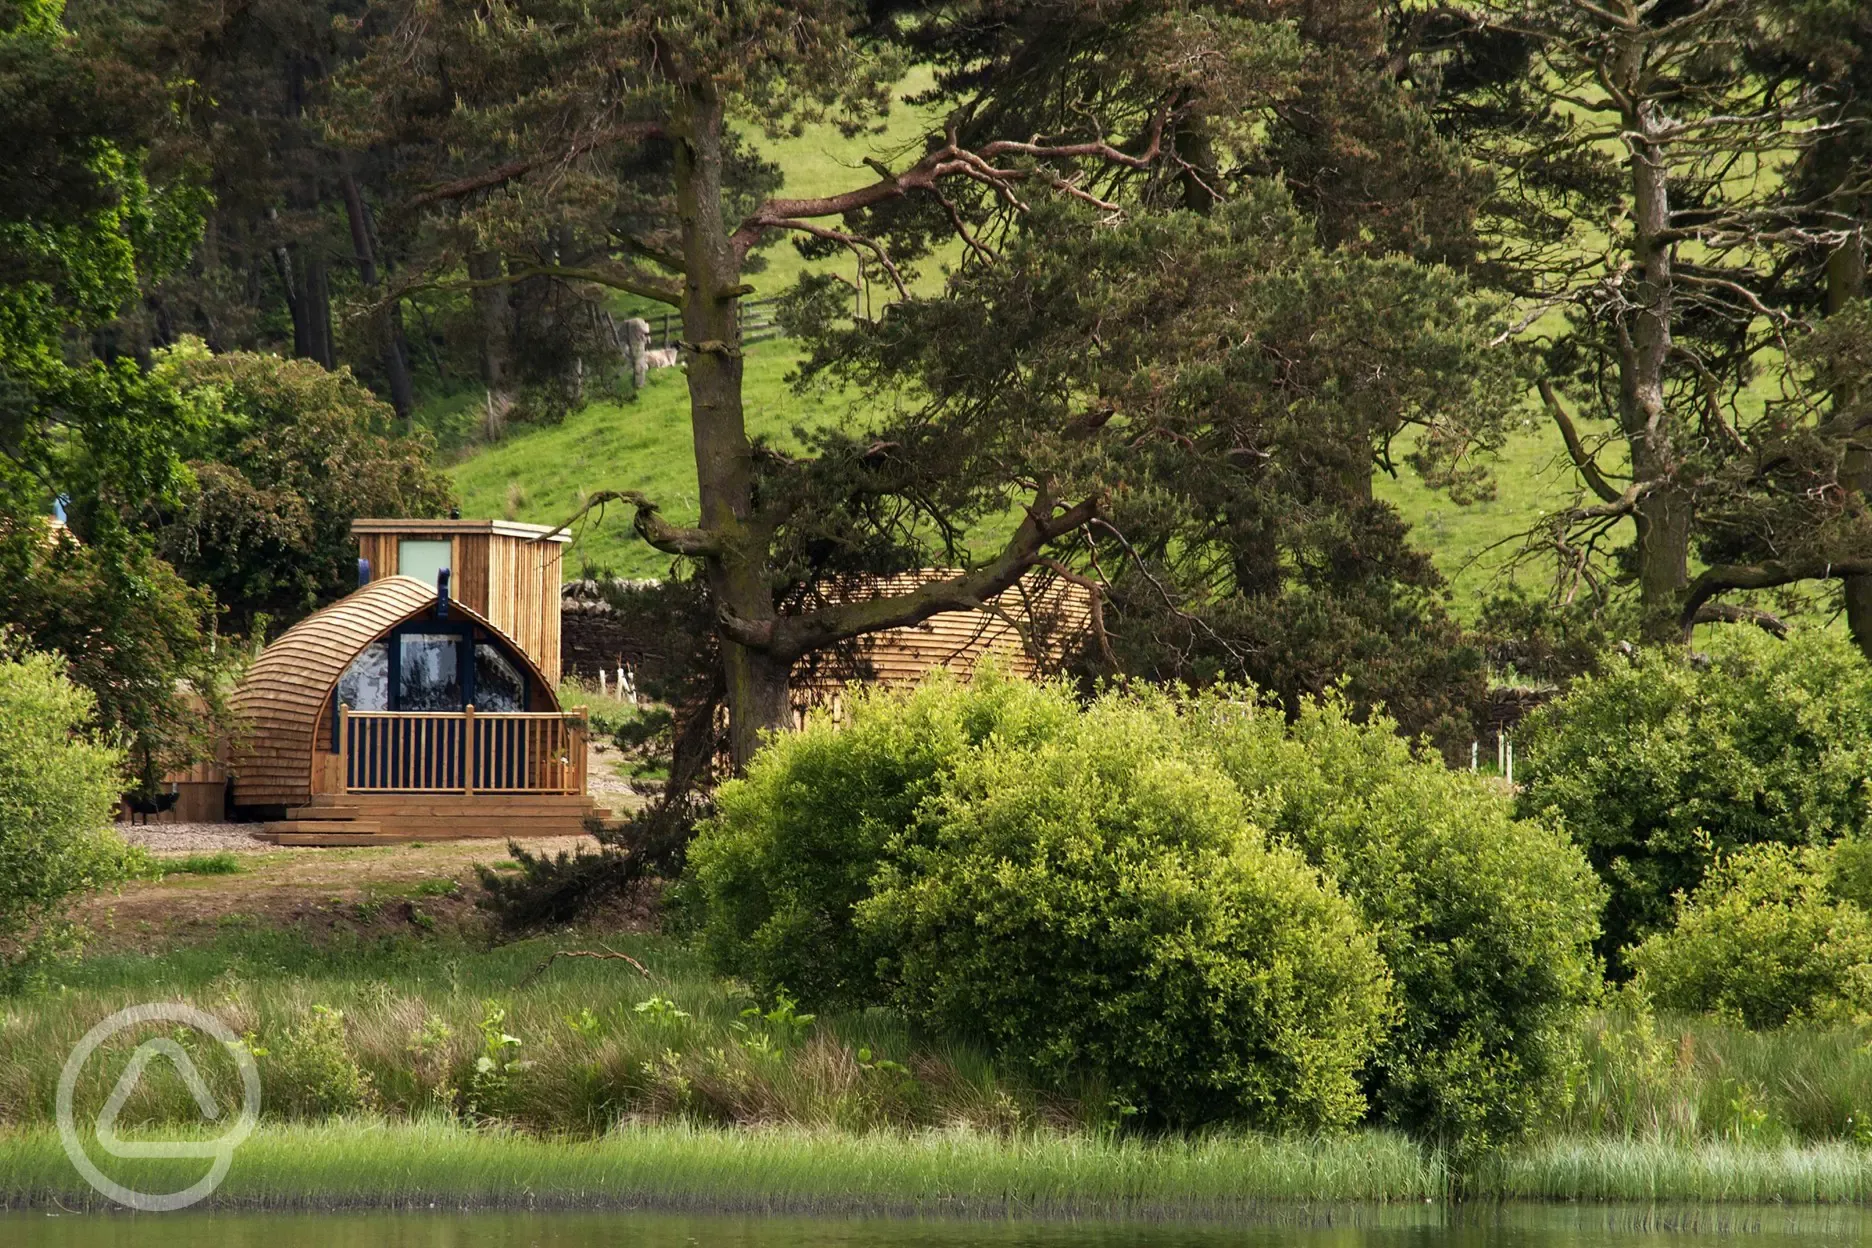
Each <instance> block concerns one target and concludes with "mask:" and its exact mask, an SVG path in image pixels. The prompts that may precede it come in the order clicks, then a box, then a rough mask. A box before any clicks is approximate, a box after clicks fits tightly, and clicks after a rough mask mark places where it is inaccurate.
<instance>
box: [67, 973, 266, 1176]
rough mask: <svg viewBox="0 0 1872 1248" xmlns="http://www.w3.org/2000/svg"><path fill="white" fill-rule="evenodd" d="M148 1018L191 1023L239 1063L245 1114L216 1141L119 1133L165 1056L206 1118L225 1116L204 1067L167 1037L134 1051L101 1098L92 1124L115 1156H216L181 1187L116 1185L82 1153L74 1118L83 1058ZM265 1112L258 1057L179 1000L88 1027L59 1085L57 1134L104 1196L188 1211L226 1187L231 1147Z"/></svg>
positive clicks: (135, 1007)
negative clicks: (139, 1089) (133, 1097)
mask: <svg viewBox="0 0 1872 1248" xmlns="http://www.w3.org/2000/svg"><path fill="white" fill-rule="evenodd" d="M145 1023H173V1024H176V1025H177V1026H182V1027H192V1028H194V1029H195V1030H196V1031H199V1032H202V1033H204V1034H205V1035H207V1036H208V1038H209V1039H211V1040H213V1041H215V1042H216V1043H218V1044H219V1045H220V1046H222V1047H223V1048H225V1049H226V1050H227V1052H228V1054H229V1056H230V1057H232V1058H233V1059H234V1064H235V1065H236V1066H237V1067H238V1068H239V1069H240V1077H241V1105H240V1113H239V1115H237V1116H236V1117H235V1119H234V1125H233V1126H232V1127H231V1128H230V1129H229V1130H228V1131H227V1132H226V1133H225V1134H223V1135H221V1136H219V1137H217V1138H215V1139H212V1140H125V1139H122V1138H120V1137H119V1136H118V1134H117V1115H118V1114H119V1113H120V1112H121V1111H122V1110H123V1106H124V1102H125V1101H127V1100H129V1099H130V1094H131V1093H132V1092H134V1091H135V1090H136V1086H137V1083H138V1082H139V1081H140V1080H141V1079H142V1078H143V1071H144V1069H145V1068H146V1067H148V1066H149V1064H150V1063H151V1062H152V1061H154V1060H155V1059H156V1058H158V1057H161V1058H163V1059H165V1060H166V1061H168V1062H169V1063H171V1064H172V1065H173V1066H174V1067H175V1070H176V1074H177V1075H178V1076H179V1077H180V1078H181V1080H182V1082H183V1084H184V1085H185V1086H186V1087H187V1088H188V1090H189V1094H190V1095H191V1096H193V1097H194V1098H195V1104H196V1105H198V1106H200V1107H201V1112H202V1117H204V1118H206V1119H207V1120H208V1121H210V1122H219V1121H221V1119H222V1117H223V1114H222V1107H221V1105H220V1104H219V1103H218V1102H217V1101H216V1100H215V1098H214V1093H213V1092H211V1091H209V1089H208V1084H207V1082H206V1081H205V1080H203V1078H202V1076H201V1071H200V1070H199V1069H197V1068H196V1065H195V1060H194V1059H193V1058H192V1057H190V1056H189V1053H188V1050H187V1049H185V1048H183V1047H182V1046H181V1045H180V1044H178V1043H177V1042H176V1041H175V1040H173V1039H170V1038H168V1037H157V1038H155V1039H151V1040H145V1041H144V1042H143V1043H142V1044H139V1045H138V1046H137V1047H136V1052H134V1053H132V1054H131V1055H130V1062H129V1064H128V1065H127V1066H125V1067H124V1072H123V1074H122V1075H121V1076H120V1077H119V1078H118V1080H117V1086H116V1087H114V1088H112V1089H111V1094H110V1096H109V1097H108V1098H107V1099H106V1100H105V1102H104V1108H103V1109H102V1110H100V1111H99V1112H98V1116H97V1122H96V1123H95V1124H94V1129H95V1133H96V1135H97V1142H98V1147H100V1148H102V1149H103V1150H104V1151H105V1152H107V1153H109V1154H110V1155H111V1156H113V1157H124V1158H134V1157H203V1158H212V1159H213V1164H211V1165H210V1166H209V1168H208V1173H207V1174H206V1175H204V1176H203V1177H202V1178H201V1179H200V1180H199V1181H198V1182H196V1183H194V1184H191V1185H190V1186H189V1187H186V1188H184V1189H183V1190H181V1191H179V1192H162V1193H156V1194H151V1193H149V1192H139V1191H136V1190H135V1189H133V1188H128V1187H125V1186H124V1185H123V1184H121V1183H118V1182H117V1181H115V1180H114V1179H112V1178H111V1177H110V1176H109V1175H107V1174H105V1173H104V1172H103V1171H102V1170H99V1169H98V1168H97V1164H96V1163H95V1162H93V1161H92V1160H91V1155H90V1153H88V1152H87V1151H86V1150H85V1144H84V1140H83V1139H82V1138H81V1137H80V1135H79V1132H78V1128H77V1125H76V1123H74V1122H73V1119H72V1093H73V1091H74V1090H75V1089H76V1088H77V1086H78V1076H79V1074H80V1073H82V1072H83V1070H84V1067H85V1063H86V1062H88V1061H90V1060H91V1055H92V1054H93V1053H95V1052H96V1051H97V1048H98V1046H99V1045H101V1044H103V1043H104V1042H105V1041H106V1040H109V1039H110V1038H111V1037H112V1036H114V1035H116V1034H117V1033H119V1032H121V1031H126V1030H128V1029H129V1028H132V1027H137V1026H141V1025H143V1024H145ZM259 1116H260V1070H259V1067H257V1066H255V1065H254V1059H253V1054H251V1053H249V1052H248V1051H247V1047H246V1046H245V1045H244V1044H242V1043H241V1040H240V1037H239V1036H237V1035H235V1034H234V1032H233V1031H232V1030H231V1029H230V1028H229V1027H228V1025H227V1024H226V1023H224V1022H222V1021H221V1020H220V1019H218V1018H216V1017H215V1016H214V1015H212V1014H209V1013H207V1012H206V1011H204V1010H198V1009H196V1008H195V1007H194V1006H192V1005H184V1004H182V1003H181V1002H179V1001H166V1002H156V1003H153V1004H149V1005H133V1006H131V1007H130V1008H129V1009H126V1010H119V1011H117V1012H116V1013H115V1014H113V1015H111V1016H110V1017H109V1018H107V1019H105V1020H104V1021H103V1022H101V1023H99V1024H98V1025H97V1026H95V1027H93V1028H92V1029H91V1030H90V1031H88V1032H86V1033H85V1035H84V1039H82V1040H80V1041H79V1042H78V1044H77V1046H76V1047H75V1048H73V1049H72V1051H71V1056H70V1057H68V1058H66V1059H65V1069H64V1070H62V1071H60V1072H59V1083H58V1128H59V1139H60V1140H61V1141H62V1142H63V1143H64V1145H65V1155H66V1156H67V1157H70V1158H71V1162H72V1165H74V1166H76V1167H77V1168H78V1173H79V1174H81V1175H83V1176H84V1178H85V1181H86V1182H87V1183H89V1184H91V1186H92V1187H94V1188H96V1189H97V1190H98V1191H99V1192H100V1193H101V1194H103V1195H104V1196H107V1197H109V1198H110V1199H112V1200H114V1201H116V1202H117V1203H118V1204H120V1205H126V1206H128V1207H129V1208H132V1209H140V1210H143V1211H144V1212H147V1213H163V1212H167V1211H169V1210H172V1209H186V1208H188V1207H189V1206H190V1205H192V1204H194V1203H195V1202H196V1201H198V1200H201V1199H202V1198H204V1197H206V1196H208V1195H209V1194H211V1193H212V1192H213V1191H214V1190H215V1189H216V1188H217V1187H219V1186H221V1180H222V1179H224V1178H226V1177H227V1172H228V1166H229V1165H230V1164H232V1162H233V1160H234V1150H235V1149H237V1148H239V1147H240V1146H241V1143H242V1142H243V1141H244V1140H246V1138H247V1137H248V1136H249V1135H250V1134H252V1132H253V1129H254V1122H255V1121H256V1120H257V1119H258V1118H259Z"/></svg>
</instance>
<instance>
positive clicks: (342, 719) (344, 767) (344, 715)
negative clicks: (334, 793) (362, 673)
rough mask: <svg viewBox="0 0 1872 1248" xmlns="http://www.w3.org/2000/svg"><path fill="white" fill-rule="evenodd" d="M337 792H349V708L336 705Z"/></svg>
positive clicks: (344, 704) (340, 704) (341, 704)
mask: <svg viewBox="0 0 1872 1248" xmlns="http://www.w3.org/2000/svg"><path fill="white" fill-rule="evenodd" d="M338 791H339V792H340V793H349V792H350V791H351V707H350V706H349V705H348V704H347V703H344V702H340V703H339V704H338Z"/></svg>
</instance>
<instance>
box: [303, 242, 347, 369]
mask: <svg viewBox="0 0 1872 1248" xmlns="http://www.w3.org/2000/svg"><path fill="white" fill-rule="evenodd" d="M299 257H300V259H299V264H300V268H301V271H302V272H303V273H304V275H305V280H304V282H303V284H302V285H301V287H300V301H301V302H302V303H303V304H304V305H305V325H306V346H307V349H306V351H305V357H306V358H307V359H309V360H317V361H318V362H319V364H321V365H322V366H324V367H325V368H327V369H335V368H337V367H338V349H337V344H336V342H335V341H334V340H333V335H332V309H331V270H330V269H329V268H328V267H327V265H326V260H325V253H324V252H322V251H320V250H319V249H318V248H317V247H302V248H300V251H299Z"/></svg>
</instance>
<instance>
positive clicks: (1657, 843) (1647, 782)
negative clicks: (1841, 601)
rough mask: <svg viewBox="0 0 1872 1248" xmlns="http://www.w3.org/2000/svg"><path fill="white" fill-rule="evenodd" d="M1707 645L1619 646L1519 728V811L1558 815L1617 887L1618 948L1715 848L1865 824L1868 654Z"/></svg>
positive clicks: (1612, 925) (1871, 699)
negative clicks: (1703, 649) (1684, 648)
mask: <svg viewBox="0 0 1872 1248" xmlns="http://www.w3.org/2000/svg"><path fill="white" fill-rule="evenodd" d="M1709 650H1710V653H1709V654H1708V655H1707V656H1689V657H1685V656H1683V655H1681V654H1680V653H1678V652H1674V651H1671V652H1665V651H1657V652H1642V653H1639V654H1637V655H1635V656H1632V657H1630V658H1622V657H1618V656H1613V657H1611V658H1609V659H1608V660H1607V661H1606V664H1605V670H1604V672H1603V673H1602V674H1600V675H1598V676H1594V677H1588V678H1584V679H1582V680H1580V681H1578V682H1577V683H1575V684H1574V686H1573V688H1572V689H1571V690H1570V691H1569V692H1568V693H1567V695H1566V696H1565V697H1563V698H1560V699H1558V700H1556V701H1555V702H1553V703H1552V704H1550V705H1549V706H1547V707H1544V708H1542V709H1541V710H1540V711H1537V712H1536V713H1535V714H1534V715H1533V716H1531V717H1530V719H1529V720H1528V722H1527V724H1526V726H1525V727H1524V728H1523V730H1522V733H1521V739H1520V745H1521V754H1522V779H1523V781H1524V789H1523V792H1522V796H1521V809H1522V811H1523V812H1524V813H1526V814H1530V815H1542V816H1546V817H1550V818H1557V819H1561V820H1564V822H1565V824H1566V826H1567V827H1568V828H1569V829H1570V830H1571V832H1572V834H1573V836H1574V838H1575V839H1576V840H1578V841H1579V843H1580V844H1581V845H1582V846H1584V847H1585V850H1586V854H1587V857H1588V858H1589V859H1590V860H1591V861H1592V864H1593V867H1594V869H1595V870H1597V871H1598V872H1599V874H1600V876H1601V878H1603V879H1604V880H1605V881H1606V883H1607V884H1608V885H1609V886H1610V887H1611V890H1612V891H1611V900H1610V902H1609V904H1608V906H1607V910H1606V924H1605V927H1606V931H1605V942H1604V946H1603V947H1604V948H1605V950H1606V952H1607V953H1608V954H1609V955H1613V956H1614V958H1615V960H1616V956H1617V953H1618V951H1619V950H1622V949H1624V948H1626V947H1627V946H1629V945H1632V944H1635V943H1637V942H1638V941H1639V940H1641V939H1643V938H1644V936H1645V935H1646V934H1647V933H1649V932H1651V931H1653V930H1656V929H1658V928H1660V927H1662V926H1664V925H1665V924H1667V923H1668V922H1669V921H1670V918H1671V907H1672V898H1673V897H1674V896H1676V895H1677V894H1678V893H1692V892H1694V891H1695V890H1696V888H1697V886H1698V885H1699V884H1700V883H1701V882H1702V880H1703V875H1704V873H1705V872H1706V871H1707V870H1708V869H1709V867H1710V865H1711V864H1712V863H1713V862H1714V861H1715V860H1716V859H1717V858H1718V857H1720V856H1722V855H1724V854H1728V853H1731V852H1733V851H1734V850H1736V849H1739V848H1741V847H1742V846H1745V845H1756V844H1764V843H1778V844H1783V845H1824V844H1827V843H1830V842H1832V841H1834V840H1837V839H1839V838H1841V837H1843V836H1846V835H1848V834H1851V833H1854V832H1858V831H1861V830H1863V829H1864V828H1865V827H1866V826H1867V815H1868V805H1867V803H1868V800H1869V794H1872V665H1868V664H1867V663H1866V661H1865V660H1864V659H1863V658H1862V657H1860V655H1859V654H1858V653H1857V652H1856V651H1855V650H1853V648H1852V647H1851V645H1850V644H1849V643H1847V642H1846V641H1844V640H1842V639H1839V638H1835V637H1832V636H1829V635H1826V634H1822V633H1818V632H1802V633H1797V634H1795V635H1794V636H1793V637H1792V638H1790V639H1789V640H1787V641H1785V642H1782V641H1776V640H1775V639H1773V638H1771V637H1769V636H1767V635H1766V634H1763V633H1759V632H1757V631H1756V630H1753V629H1747V630H1743V629H1734V630H1728V631H1726V632H1724V633H1723V634H1721V635H1719V636H1717V637H1715V638H1713V639H1712V640H1711V642H1710V643H1709Z"/></svg>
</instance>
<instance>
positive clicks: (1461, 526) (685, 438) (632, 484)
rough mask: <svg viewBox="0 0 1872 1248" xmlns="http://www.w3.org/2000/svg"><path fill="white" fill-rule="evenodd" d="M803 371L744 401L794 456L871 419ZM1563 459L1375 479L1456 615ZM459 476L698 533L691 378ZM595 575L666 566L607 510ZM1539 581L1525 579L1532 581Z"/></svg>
mask: <svg viewBox="0 0 1872 1248" xmlns="http://www.w3.org/2000/svg"><path fill="white" fill-rule="evenodd" d="M797 359H798V356H797V353H796V352H795V351H794V350H793V348H792V346H791V344H790V343H788V342H785V341H775V342H765V343H761V344H759V345H757V346H755V347H753V348H751V349H750V350H749V352H748V356H747V374H746V389H745V395H746V402H747V412H748V426H749V428H750V430H752V431H753V432H754V433H756V434H764V435H766V436H768V437H771V438H774V439H776V440H778V441H780V442H782V443H785V442H786V441H788V435H789V434H790V432H791V431H792V430H793V429H794V428H795V427H797V426H801V425H805V426H815V425H819V424H822V423H825V422H830V421H835V420H841V419H847V418H850V417H851V416H853V415H861V414H862V413H861V410H859V409H856V408H855V407H854V401H853V399H852V397H851V396H849V395H847V394H845V393H842V392H830V391H825V392H818V393H812V394H805V395H801V394H796V393H794V392H793V389H792V387H790V386H789V385H788V384H787V381H786V377H787V374H788V373H789V372H790V371H791V370H792V369H793V367H794V365H795V363H796V362H797ZM1565 454H1566V451H1565V448H1564V447H1563V446H1562V445H1561V443H1560V439H1559V436H1558V434H1557V433H1555V432H1554V431H1553V429H1552V427H1551V426H1549V425H1546V424H1544V423H1540V422H1538V421H1535V420H1533V419H1531V418H1530V419H1529V420H1528V421H1527V423H1526V426H1525V428H1524V429H1523V430H1522V431H1521V432H1520V433H1518V434H1517V435H1516V437H1515V438H1514V439H1512V440H1511V441H1510V443H1509V445H1508V448H1507V452H1506V454H1505V455H1504V456H1503V458H1502V459H1501V460H1500V462H1499V463H1498V465H1497V467H1496V477H1497V488H1496V494H1495V497H1494V498H1493V499H1491V500H1489V501H1486V502H1479V503H1472V504H1469V505H1467V506H1458V505H1457V504H1455V503H1452V502H1451V501H1450V500H1449V498H1448V497H1447V496H1445V495H1443V494H1441V493H1438V492H1437V491H1434V490H1431V489H1429V488H1428V487H1426V486H1425V485H1424V484H1423V483H1422V482H1421V481H1419V480H1418V479H1417V478H1416V477H1415V476H1414V475H1413V474H1412V473H1411V471H1410V470H1409V469H1408V468H1402V467H1401V468H1400V469H1399V476H1398V477H1397V478H1396V479H1395V480H1394V479H1391V478H1389V477H1384V476H1381V477H1380V478H1379V483H1378V494H1379V496H1380V497H1381V498H1383V499H1385V500H1386V501H1387V502H1390V503H1392V504H1393V505H1394V506H1396V507H1397V508H1398V510H1399V511H1400V512H1401V513H1402V514H1403V516H1404V518H1405V519H1406V520H1408V521H1409V522H1410V524H1411V528H1412V531H1413V532H1414V533H1415V534H1416V535H1417V540H1418V542H1419V543H1420V544H1421V545H1422V546H1423V547H1424V548H1425V549H1427V550H1428V551H1430V552H1431V554H1432V555H1433V556H1434V557H1435V559H1436V562H1437V566H1438V567H1439V568H1440V569H1441V570H1442V572H1443V574H1444V576H1446V577H1447V578H1448V579H1449V581H1450V586H1451V594H1452V600H1453V602H1454V603H1455V605H1456V607H1457V610H1458V611H1459V612H1460V613H1462V614H1464V615H1465V616H1473V613H1474V609H1475V607H1476V606H1477V605H1478V604H1479V603H1480V602H1481V600H1482V599H1484V598H1486V597H1487V596H1488V594H1489V593H1490V592H1492V591H1493V590H1494V589H1495V588H1496V587H1498V586H1499V585H1501V584H1503V583H1504V581H1505V579H1506V577H1507V576H1508V564H1509V563H1510V561H1511V559H1512V557H1513V555H1514V553H1515V551H1516V550H1517V549H1518V548H1519V544H1518V543H1517V542H1516V541H1515V540H1514V538H1515V535H1517V534H1519V533H1522V532H1525V531H1526V530H1527V529H1529V528H1531V527H1532V526H1533V525H1534V523H1535V522H1536V521H1537V520H1538V519H1539V518H1540V516H1541V515H1542V514H1543V513H1545V512H1548V511H1551V510H1553V509H1554V508H1555V507H1558V506H1562V505H1565V504H1566V503H1567V502H1568V501H1569V500H1570V499H1571V498H1572V497H1573V489H1574V486H1573V478H1574V474H1573V471H1572V468H1571V466H1570V465H1568V464H1567V463H1566V461H1565ZM451 471H452V473H453V475H454V478H455V486H456V489H457V490H458V491H459V492H460V495H461V503H462V512H463V514H464V515H470V516H491V517H505V518H507V519H512V520H526V521H531V522H534V523H539V524H558V523H560V522H561V521H563V520H565V519H566V518H567V517H568V516H571V515H572V514H573V513H574V512H575V511H577V510H578V508H579V506H580V504H581V503H583V501H584V500H585V498H587V497H588V496H589V495H591V494H594V493H596V492H597V491H599V490H606V489H613V490H618V489H633V490H641V491H643V492H644V493H645V494H647V495H648V496H650V497H651V498H653V499H655V500H657V502H658V503H659V504H661V505H662V507H663V510H664V512H665V514H666V515H668V516H669V518H670V519H672V520H676V521H691V520H693V519H694V518H695V515H696V506H697V503H696V478H695V459H694V454H693V450H692V448H691V443H690V434H689V394H688V390H687V388H686V386H685V385H684V382H683V376H682V374H681V373H680V372H678V371H677V370H675V369H660V370H658V371H657V372H655V373H652V374H651V377H650V384H649V386H648V387H647V388H646V389H645V390H644V392H643V393H642V394H641V395H640V396H638V398H637V400H636V401H635V402H622V403H620V402H602V403H594V404H591V405H590V406H588V407H586V408H585V409H584V410H582V411H580V412H577V413H575V414H573V415H572V416H570V417H568V418H567V420H566V421H565V423H564V424H562V425H557V426H552V427H549V428H520V429H516V430H514V431H512V432H510V434H509V435H508V437H507V438H506V439H505V440H504V441H502V442H500V443H499V444H497V445H494V446H487V447H482V448H479V449H478V450H476V451H475V452H474V453H473V454H471V455H469V456H468V457H466V458H465V459H463V460H462V461H461V462H460V463H459V464H457V465H456V466H455V467H454V468H453V469H452V470H451ZM586 564H590V565H592V566H595V567H598V568H603V569H607V570H609V571H612V572H615V573H617V574H619V575H622V576H658V575H661V574H662V573H663V571H664V570H665V569H667V568H668V566H669V558H668V557H667V556H665V555H661V554H659V553H657V552H656V551H654V550H651V549H650V548H649V547H647V546H645V545H644V544H643V543H642V542H640V541H638V540H637V537H636V535H635V534H634V533H633V532H632V531H631V527H630V512H629V509H628V508H612V509H610V510H609V511H608V512H607V513H606V514H605V515H604V516H602V517H594V518H593V519H592V520H590V521H587V522H586V523H585V524H584V525H583V526H582V528H581V529H580V531H579V533H578V537H577V541H576V542H575V544H574V545H573V547H572V550H571V557H570V562H569V564H568V570H569V571H571V572H576V571H577V570H578V569H579V568H580V567H582V566H584V565H586ZM1542 574H1543V570H1542V569H1540V568H1538V567H1530V568H1529V569H1528V570H1527V571H1526V572H1524V573H1523V576H1532V577H1534V578H1538V577H1540V576H1541V575H1542ZM1529 583H1534V582H1529Z"/></svg>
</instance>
